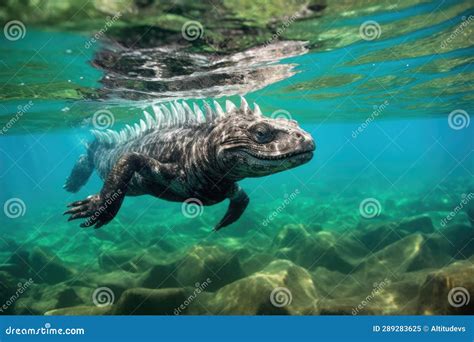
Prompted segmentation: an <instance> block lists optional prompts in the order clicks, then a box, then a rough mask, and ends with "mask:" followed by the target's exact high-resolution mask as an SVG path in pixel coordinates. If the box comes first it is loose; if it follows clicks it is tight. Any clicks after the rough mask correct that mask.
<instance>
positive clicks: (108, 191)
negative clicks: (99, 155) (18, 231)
mask: <svg viewBox="0 0 474 342" xmlns="http://www.w3.org/2000/svg"><path fill="white" fill-rule="evenodd" d="M167 172H168V173H169V172H170V166H169V165H168V164H163V163H160V162H158V161H157V160H155V159H153V158H149V157H147V156H144V155H141V154H139V153H129V154H126V155H123V156H122V157H121V158H120V159H119V160H118V161H117V163H116V164H115V165H114V167H113V168H112V170H111V171H110V173H109V175H108V176H107V179H106V181H105V183H104V186H103V187H102V190H101V191H100V193H98V194H95V195H91V196H89V197H87V198H86V199H85V200H82V201H77V202H73V203H71V204H69V205H68V207H70V209H69V210H67V211H66V212H65V213H64V214H70V215H71V216H70V217H69V219H68V221H71V220H76V219H81V218H85V219H86V220H85V221H84V222H83V223H82V224H81V227H92V226H95V228H99V227H101V226H103V225H104V224H107V223H109V222H110V221H111V220H112V219H113V218H114V217H115V215H116V214H117V212H118V211H119V209H120V207H121V205H122V202H123V199H124V198H125V195H126V193H127V191H128V187H129V184H130V181H131V180H132V177H133V175H134V174H135V173H138V174H139V175H141V176H142V177H144V178H150V177H156V176H157V175H163V174H166V173H167Z"/></svg>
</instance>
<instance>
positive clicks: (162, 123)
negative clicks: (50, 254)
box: [64, 98, 315, 230]
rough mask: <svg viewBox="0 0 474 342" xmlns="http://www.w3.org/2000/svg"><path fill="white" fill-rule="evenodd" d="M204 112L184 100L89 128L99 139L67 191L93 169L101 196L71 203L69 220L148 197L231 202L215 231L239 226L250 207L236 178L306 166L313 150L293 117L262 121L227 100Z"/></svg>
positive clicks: (109, 215)
mask: <svg viewBox="0 0 474 342" xmlns="http://www.w3.org/2000/svg"><path fill="white" fill-rule="evenodd" d="M204 106H205V111H206V115H205V116H204V114H203V113H202V111H201V109H200V108H199V107H198V106H197V105H196V104H194V106H193V109H191V108H190V107H189V106H188V105H187V104H186V103H185V102H183V103H182V104H181V103H177V102H175V103H174V104H171V105H170V109H171V110H169V109H168V108H167V107H165V106H164V105H160V106H156V107H154V110H155V119H154V118H152V116H151V115H149V114H148V113H146V112H145V121H144V120H141V121H140V125H138V124H135V126H134V127H130V126H127V128H126V129H124V130H122V131H121V132H120V133H117V132H114V131H111V130H107V131H105V132H103V131H93V134H94V135H95V137H96V140H95V141H94V142H93V143H92V144H91V145H90V146H89V148H88V153H87V154H85V155H82V156H81V157H80V158H79V160H78V161H77V162H76V165H75V166H74V168H73V170H72V172H71V175H70V176H69V178H68V179H67V181H66V184H65V185H64V187H65V188H66V190H68V191H70V192H77V191H78V190H79V189H80V188H81V187H82V186H83V185H84V184H85V183H86V182H87V180H88V178H89V176H90V175H91V173H92V171H93V169H94V168H96V169H97V171H98V173H99V175H100V176H101V178H102V179H104V180H105V183H104V186H103V187H102V190H101V191H100V193H98V194H95V195H92V196H89V197H87V198H86V199H85V200H82V201H77V202H74V203H72V204H70V205H69V207H70V208H69V210H67V211H66V212H65V214H70V215H71V216H70V217H69V220H74V219H79V218H85V219H86V221H85V222H83V223H82V224H81V227H90V226H95V228H99V227H100V226H102V225H104V224H106V223H108V222H109V221H110V220H112V219H113V218H114V217H115V215H116V214H117V212H118V211H119V209H120V206H121V204H122V201H123V199H124V197H125V195H129V196H138V195H145V194H147V195H152V196H156V197H159V198H162V199H165V200H169V201H180V202H181V201H186V200H187V199H190V198H192V199H195V200H196V202H198V203H202V204H203V205H212V204H215V203H219V202H221V201H222V200H224V199H226V198H229V199H230V205H229V208H228V210H227V212H226V214H225V216H224V217H223V218H222V220H221V221H220V222H219V223H218V224H217V226H216V227H215V229H216V230H218V229H220V228H222V227H225V226H227V225H229V224H231V223H232V222H234V221H236V220H237V219H238V218H239V217H240V215H242V213H243V212H244V210H245V208H246V207H247V204H248V202H249V199H248V196H247V194H246V193H245V192H244V190H242V189H241V188H240V186H239V185H238V184H237V181H239V180H241V179H243V178H245V177H261V176H266V175H269V174H272V173H276V172H280V171H283V170H287V169H290V168H293V167H296V166H298V165H301V164H304V163H306V162H308V161H309V160H310V159H311V158H312V156H313V151H314V149H315V144H314V142H313V139H312V138H311V136H310V135H309V134H308V133H307V132H305V131H303V130H302V129H301V128H300V127H298V125H297V123H296V122H295V121H293V120H286V119H272V118H267V117H264V116H262V114H261V112H260V108H259V107H258V106H257V105H255V108H254V110H251V109H250V108H249V106H248V104H247V102H246V101H245V99H243V98H242V104H241V107H240V108H236V107H235V105H234V104H233V103H232V102H230V101H227V102H226V111H225V112H224V111H223V110H222V108H221V107H220V105H219V104H218V103H217V102H214V110H213V109H211V107H210V106H209V105H208V104H207V103H204Z"/></svg>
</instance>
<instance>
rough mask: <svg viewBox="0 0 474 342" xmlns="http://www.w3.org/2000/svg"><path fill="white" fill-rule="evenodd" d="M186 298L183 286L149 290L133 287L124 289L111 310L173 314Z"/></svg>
mask: <svg viewBox="0 0 474 342" xmlns="http://www.w3.org/2000/svg"><path fill="white" fill-rule="evenodd" d="M186 299H187V295H186V291H185V289H183V288H170V289H159V290H151V289H144V288H135V289H130V290H127V291H125V292H124V293H123V294H122V296H120V299H119V301H118V302H117V304H116V305H114V308H113V310H112V313H113V314H115V315H173V314H174V311H175V309H176V308H178V307H179V306H180V305H181V304H182V303H184V301H185V300H186Z"/></svg>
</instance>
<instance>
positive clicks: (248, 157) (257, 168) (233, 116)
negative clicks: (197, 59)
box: [212, 98, 315, 179]
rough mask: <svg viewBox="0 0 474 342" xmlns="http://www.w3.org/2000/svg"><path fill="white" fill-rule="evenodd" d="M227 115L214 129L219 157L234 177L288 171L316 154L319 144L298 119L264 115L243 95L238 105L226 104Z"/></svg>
mask: <svg viewBox="0 0 474 342" xmlns="http://www.w3.org/2000/svg"><path fill="white" fill-rule="evenodd" d="M226 112H227V113H226V114H227V115H225V117H223V118H222V119H220V120H219V121H218V122H217V123H216V126H215V128H214V129H213V131H212V140H213V141H214V146H215V153H216V160H217V162H218V163H219V165H220V166H221V168H222V169H223V170H225V172H227V173H228V175H229V176H230V177H233V178H236V179H241V178H245V177H261V176H265V175H269V174H273V173H277V172H280V171H284V170H288V169H291V168H294V167H297V166H299V165H302V164H304V163H307V162H308V161H310V160H311V158H312V157H313V151H314V150H315V143H314V141H313V138H312V137H311V135H310V134H309V133H307V132H306V131H304V130H303V129H301V128H300V127H299V126H298V124H297V122H296V121H294V120H287V119H282V118H278V119H273V118H269V117H265V116H263V115H262V113H261V111H260V108H259V107H258V105H255V107H254V109H253V110H251V109H250V108H249V106H248V104H247V102H246V101H245V99H243V98H242V105H241V107H240V108H236V107H235V106H233V105H232V103H231V102H230V103H229V102H228V103H227V104H226Z"/></svg>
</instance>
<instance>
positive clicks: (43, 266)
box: [29, 247, 74, 284]
mask: <svg viewBox="0 0 474 342" xmlns="http://www.w3.org/2000/svg"><path fill="white" fill-rule="evenodd" d="M29 264H30V265H31V268H32V271H33V272H32V277H33V279H34V280H35V282H46V283H48V284H57V283H60V282H62V281H65V280H67V279H69V278H70V277H72V275H73V273H74V272H73V271H72V270H71V269H70V268H69V267H67V266H66V265H65V263H64V262H63V261H62V260H61V259H59V258H58V257H57V256H56V255H54V254H53V253H51V252H49V251H47V250H45V249H43V248H41V247H35V248H33V251H32V252H31V254H30V256H29Z"/></svg>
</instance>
